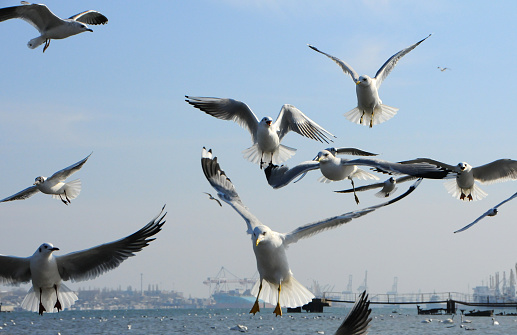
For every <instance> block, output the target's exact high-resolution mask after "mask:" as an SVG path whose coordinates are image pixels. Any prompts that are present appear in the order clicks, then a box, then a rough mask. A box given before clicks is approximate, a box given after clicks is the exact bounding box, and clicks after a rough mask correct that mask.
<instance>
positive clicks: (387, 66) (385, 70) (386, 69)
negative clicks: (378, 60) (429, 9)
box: [375, 34, 431, 89]
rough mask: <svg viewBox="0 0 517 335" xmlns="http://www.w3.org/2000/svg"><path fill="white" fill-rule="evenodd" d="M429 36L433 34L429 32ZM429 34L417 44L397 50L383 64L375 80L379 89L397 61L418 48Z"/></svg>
mask: <svg viewBox="0 0 517 335" xmlns="http://www.w3.org/2000/svg"><path fill="white" fill-rule="evenodd" d="M429 36H431V34H429ZM429 36H427V37H426V38H424V39H422V40H420V41H418V42H416V43H415V44H413V45H411V46H409V47H407V48H405V49H402V50H400V51H399V52H397V53H396V54H394V55H393V56H391V57H390V58H389V59H388V60H387V61H386V62H385V63H384V64H382V66H381V68H380V69H379V71H377V73H376V74H375V82H376V84H377V89H378V88H379V87H380V86H381V84H382V82H383V81H384V79H386V77H387V76H388V75H389V74H390V72H391V70H393V68H394V67H395V65H397V62H398V61H399V60H400V59H401V58H402V57H404V56H405V55H406V54H407V53H408V52H410V51H411V50H413V49H414V48H416V47H417V46H418V45H419V44H420V43H422V42H423V41H425V40H426V39H428V38H429Z"/></svg>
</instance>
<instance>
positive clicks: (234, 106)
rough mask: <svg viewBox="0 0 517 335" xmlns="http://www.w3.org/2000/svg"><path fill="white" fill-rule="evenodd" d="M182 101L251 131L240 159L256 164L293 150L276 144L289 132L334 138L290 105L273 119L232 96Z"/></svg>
mask: <svg viewBox="0 0 517 335" xmlns="http://www.w3.org/2000/svg"><path fill="white" fill-rule="evenodd" d="M185 97H186V98H187V99H186V100H185V101H186V102H188V103H189V104H191V105H192V106H194V107H196V108H198V109H200V110H202V111H203V112H205V113H207V114H208V115H211V116H213V117H216V118H218V119H221V120H232V121H235V122H236V123H237V124H239V125H240V126H241V127H243V128H245V129H247V130H248V131H249V132H250V134H251V140H252V142H253V146H251V147H250V148H248V149H246V150H244V151H243V154H244V158H246V159H248V160H249V161H251V162H253V163H255V164H260V167H261V168H262V164H263V163H264V162H265V163H270V162H271V163H273V164H280V163H282V162H284V161H286V160H287V159H289V158H290V157H291V156H293V155H294V154H295V152H296V149H294V148H290V147H288V146H285V145H282V144H280V142H281V141H282V139H283V138H284V136H285V135H286V134H287V133H288V132H289V131H291V130H292V131H294V132H296V133H298V134H300V135H302V136H305V137H308V138H310V139H313V140H317V141H320V142H325V143H329V142H328V141H330V142H332V140H331V139H330V137H335V136H334V135H332V134H331V133H329V132H328V131H326V130H325V129H323V128H322V127H321V126H319V125H318V124H317V123H316V122H314V121H312V120H311V119H309V118H308V117H307V116H305V114H303V113H302V112H301V111H300V110H299V109H298V108H296V107H294V106H292V105H283V106H282V109H281V110H280V113H279V114H278V117H277V119H276V121H275V122H274V123H273V119H272V118H271V117H269V116H265V117H263V118H262V120H260V121H259V119H258V118H257V117H256V116H255V114H254V113H253V112H252V111H251V109H250V108H249V107H248V105H246V104H245V103H244V102H241V101H238V100H233V99H220V98H206V97H190V96H185Z"/></svg>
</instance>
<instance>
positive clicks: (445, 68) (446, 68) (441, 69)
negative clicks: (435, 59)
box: [438, 66, 451, 72]
mask: <svg viewBox="0 0 517 335" xmlns="http://www.w3.org/2000/svg"><path fill="white" fill-rule="evenodd" d="M438 70H440V71H442V72H443V71H445V70H451V69H449V68H448V67H440V66H438Z"/></svg>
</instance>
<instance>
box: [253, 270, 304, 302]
mask: <svg viewBox="0 0 517 335" xmlns="http://www.w3.org/2000/svg"><path fill="white" fill-rule="evenodd" d="M258 287H259V281H257V282H256V283H255V285H254V286H253V288H252V289H251V294H252V295H255V296H256V295H257V293H258ZM259 298H260V299H261V300H263V301H265V302H266V303H269V304H271V305H276V303H277V300H278V285H276V284H272V283H270V282H268V281H267V280H263V281H262V291H261V292H260V297H259ZM312 298H314V294H312V293H311V292H310V291H309V290H308V289H307V288H305V286H303V285H302V284H300V282H299V281H297V280H296V279H295V278H294V277H293V276H291V277H290V278H289V279H288V280H285V281H283V282H282V290H281V292H280V306H281V307H290V308H294V307H300V306H303V305H305V304H307V303H309V302H311V301H312Z"/></svg>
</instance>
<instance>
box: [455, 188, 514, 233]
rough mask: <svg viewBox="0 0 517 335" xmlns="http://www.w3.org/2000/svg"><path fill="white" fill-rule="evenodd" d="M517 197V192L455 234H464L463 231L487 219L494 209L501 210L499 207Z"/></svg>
mask: <svg viewBox="0 0 517 335" xmlns="http://www.w3.org/2000/svg"><path fill="white" fill-rule="evenodd" d="M516 197H517V192H516V193H514V194H513V195H512V196H511V197H509V198H508V199H506V200H503V201H502V202H500V203H499V204H497V205H495V206H494V207H492V208H490V209H489V210H487V211H486V212H485V213H483V215H481V216H480V217H478V218H477V219H476V220H474V221H473V222H472V223H470V224H468V225H466V226H465V227H463V228H461V229H458V230H456V231H455V232H454V233H459V232H462V231H465V230H467V229H469V228H470V227H472V226H473V225H475V224H476V223H478V222H479V221H481V219H483V218H485V216H488V214H490V213H492V212H493V210H494V209H497V208H499V206H501V205H503V204H505V203H507V202H508V201H510V200H512V199H514V198H516Z"/></svg>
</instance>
